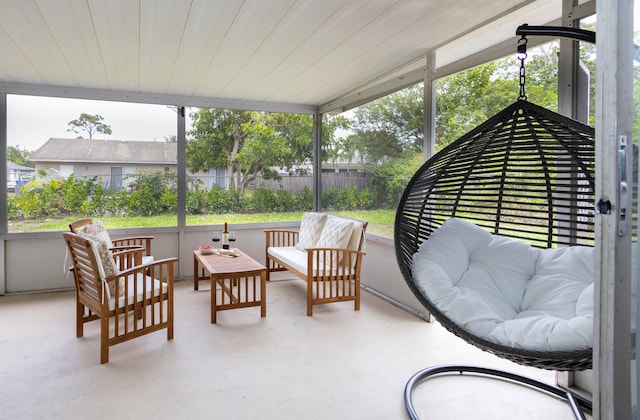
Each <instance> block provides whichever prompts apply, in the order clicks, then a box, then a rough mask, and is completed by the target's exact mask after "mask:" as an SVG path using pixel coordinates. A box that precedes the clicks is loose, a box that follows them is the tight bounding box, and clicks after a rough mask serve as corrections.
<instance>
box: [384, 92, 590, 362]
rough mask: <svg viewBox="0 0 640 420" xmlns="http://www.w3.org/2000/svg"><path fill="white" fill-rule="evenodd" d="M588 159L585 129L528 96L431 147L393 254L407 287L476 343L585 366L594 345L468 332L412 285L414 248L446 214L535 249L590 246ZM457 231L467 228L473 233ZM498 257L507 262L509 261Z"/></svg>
mask: <svg viewBox="0 0 640 420" xmlns="http://www.w3.org/2000/svg"><path fill="white" fill-rule="evenodd" d="M594 164H595V144H594V130H593V129H592V128H591V127H588V126H586V125H584V124H581V123H579V122H576V121H574V120H571V119H568V118H566V117H563V116H561V115H559V114H556V113H554V112H551V111H549V110H547V109H544V108H542V107H540V106H538V105H535V104H533V103H531V102H528V101H526V100H518V101H516V102H515V103H513V104H512V105H510V106H508V107H507V108H506V109H504V110H503V111H501V112H499V113H498V114H496V115H495V116H493V117H492V118H490V119H489V120H488V121H486V122H485V123H483V124H482V125H480V126H479V127H477V128H476V129H475V130H473V131H471V132H469V133H467V134H466V135H464V136H463V137H462V138H460V139H458V140H457V141H455V142H453V143H451V144H450V145H449V146H447V147H446V148H444V149H443V150H441V151H440V152H438V153H437V154H435V155H434V156H433V157H432V158H431V159H429V160H428V161H427V162H426V163H425V164H424V165H423V166H422V167H421V168H420V169H419V170H418V171H417V172H416V174H415V175H414V176H413V178H412V179H411V181H410V182H409V184H408V185H407V187H406V189H405V192H404V194H403V196H402V199H401V200H400V203H399V205H398V211H397V214H396V219H395V232H394V242H395V249H396V257H397V260H398V264H399V267H400V271H401V272H402V275H403V277H404V279H405V281H406V283H407V285H408V286H409V288H410V289H411V290H412V291H413V293H414V294H415V295H416V297H417V298H418V300H419V301H420V302H421V303H422V305H424V306H425V308H427V309H428V310H429V312H430V313H431V314H433V315H434V317H435V318H436V319H437V320H438V321H439V322H440V323H441V324H442V325H443V326H444V327H445V328H447V329H448V330H449V331H451V332H453V333H454V334H456V335H457V336H459V337H461V338H463V339H464V340H465V341H467V342H470V343H472V344H473V345H475V346H477V347H480V348H482V349H484V350H486V351H489V352H491V353H494V354H496V355H498V356H500V357H503V358H506V359H509V360H511V361H514V362H517V363H520V364H524V365H528V366H534V367H538V368H544V369H552V370H581V369H589V368H591V356H592V347H587V348H579V349H563V350H553V351H546V350H540V349H527V348H524V347H523V346H507V345H504V344H500V343H497V342H494V341H491V340H489V339H486V338H483V337H479V336H477V335H475V334H473V333H472V332H470V331H469V330H468V329H465V328H464V327H463V326H461V325H458V324H457V323H456V322H453V321H452V320H451V319H449V318H448V317H447V316H445V313H444V311H443V309H442V308H441V307H440V306H439V305H437V304H436V303H435V302H434V301H433V299H431V298H430V297H429V296H428V295H427V293H428V290H426V291H425V290H424V289H423V288H421V287H420V286H419V284H418V283H417V282H416V281H415V279H414V274H415V270H414V262H415V261H416V254H417V253H418V251H419V248H420V247H421V246H422V245H423V244H426V243H428V241H429V240H430V238H431V235H432V234H433V233H434V232H435V231H437V230H438V229H439V228H440V227H441V226H443V225H444V224H445V222H446V221H447V220H449V219H452V218H459V219H462V220H465V221H469V222H471V223H473V225H474V226H477V227H479V228H481V229H482V228H483V229H485V230H486V231H487V232H488V233H490V234H493V235H499V236H500V237H506V238H511V239H516V240H519V241H524V242H526V243H528V244H531V245H532V246H533V247H537V248H557V247H565V246H574V245H582V246H586V247H591V246H593V240H594V230H593V225H594V204H593V203H594V197H595V191H594ZM464 229H465V227H463V229H462V232H463V234H465V235H473V234H474V232H476V230H475V229H473V228H469V229H466V230H464ZM458 230H460V229H458ZM465 238H467V237H466V236H465ZM442 240H443V241H445V242H449V243H450V242H451V241H453V240H454V239H453V238H451V237H449V238H443V239H442ZM440 245H441V246H445V245H446V244H440ZM506 248H507V246H505V245H503V246H502V249H506ZM502 249H500V250H498V252H503V250H502ZM522 252H524V253H527V250H526V249H525V250H524V251H522V250H518V251H516V253H514V254H513V258H516V257H520V258H523V257H522V255H521V254H522ZM529 254H534V252H529ZM504 257H505V259H506V260H507V261H506V262H505V264H508V263H509V260H511V259H512V257H511V256H510V255H508V254H504ZM530 257H532V258H534V257H535V255H530ZM467 258H468V257H467ZM515 262H516V263H518V262H519V261H515ZM457 263H459V264H461V265H464V264H466V262H465V261H462V260H460V261H457ZM499 268H500V267H498V269H499ZM506 268H508V267H505V269H506ZM506 280H507V281H508V280H509V279H506ZM550 293H553V292H550ZM463 305H466V304H464V303H463Z"/></svg>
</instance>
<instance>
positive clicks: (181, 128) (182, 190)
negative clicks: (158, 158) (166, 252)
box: [176, 106, 189, 278]
mask: <svg viewBox="0 0 640 420" xmlns="http://www.w3.org/2000/svg"><path fill="white" fill-rule="evenodd" d="M176 111H177V117H176V119H177V127H176V139H177V141H178V156H177V158H178V167H177V170H178V174H177V179H178V203H177V205H178V215H177V216H178V220H177V222H178V231H179V234H178V250H177V252H178V255H182V251H183V250H184V249H185V244H184V242H185V241H184V229H185V227H186V225H187V136H186V115H185V113H186V109H185V107H184V106H179V107H177V109H176ZM178 267H179V270H180V273H179V274H180V278H185V277H188V276H189V274H188V273H187V270H188V267H189V264H179V265H178Z"/></svg>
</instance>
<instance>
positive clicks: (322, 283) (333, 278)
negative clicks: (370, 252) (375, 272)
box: [265, 212, 367, 316]
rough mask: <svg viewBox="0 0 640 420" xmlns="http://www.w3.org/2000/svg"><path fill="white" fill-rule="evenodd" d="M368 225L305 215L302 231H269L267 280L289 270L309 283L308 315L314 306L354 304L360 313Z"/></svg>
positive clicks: (316, 215) (341, 219)
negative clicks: (364, 250) (344, 302)
mask: <svg viewBox="0 0 640 420" xmlns="http://www.w3.org/2000/svg"><path fill="white" fill-rule="evenodd" d="M366 229H367V222H364V221H362V220H357V219H351V218H347V217H340V216H335V215H330V214H325V213H313V212H307V213H304V215H303V217H302V222H301V224H300V230H299V231H295V230H282V229H267V230H265V235H266V250H265V253H266V266H267V280H269V279H270V274H271V273H272V272H274V271H285V270H288V271H290V272H291V273H293V274H295V275H296V276H298V277H299V278H301V279H302V280H305V281H306V282H307V315H308V316H311V315H313V305H319V304H323V303H331V302H343V301H354V309H355V310H359V309H360V270H361V267H362V257H363V256H364V252H363V250H362V249H363V246H364V239H365V231H366Z"/></svg>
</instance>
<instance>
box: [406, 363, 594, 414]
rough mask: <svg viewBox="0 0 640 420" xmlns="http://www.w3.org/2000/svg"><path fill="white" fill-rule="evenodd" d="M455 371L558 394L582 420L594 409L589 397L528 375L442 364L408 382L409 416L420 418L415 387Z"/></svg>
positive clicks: (423, 371) (416, 375)
mask: <svg viewBox="0 0 640 420" xmlns="http://www.w3.org/2000/svg"><path fill="white" fill-rule="evenodd" d="M453 373H458V374H460V375H463V374H465V373H468V374H476V375H480V376H488V377H494V378H500V379H506V380H508V381H511V382H515V383H518V384H522V385H526V386H528V387H531V388H533V389H535V390H538V391H540V392H543V393H546V394H550V395H553V396H556V397H558V398H560V399H564V400H566V401H567V403H568V404H569V405H570V406H571V410H572V411H573V414H574V415H575V417H576V419H581V420H584V419H586V417H585V415H584V410H586V411H588V412H591V410H592V403H591V401H589V400H588V399H586V398H584V397H581V396H579V395H576V394H574V393H572V392H570V391H567V390H566V389H562V388H559V387H557V386H553V385H549V384H545V383H544V382H540V381H537V380H535V379H531V378H527V377H526V376H521V375H516V374H514V373H510V372H505V371H501V370H497V369H490V368H484V367H478V366H467V365H441V366H434V367H430V368H426V369H423V370H421V371H419V372H417V373H415V374H414V375H413V376H412V377H411V378H410V379H409V381H408V382H407V385H406V386H405V388H404V405H405V407H406V409H407V413H408V414H409V418H411V419H412V420H417V419H419V417H418V415H417V413H416V411H415V409H414V407H413V400H412V394H413V391H414V389H415V388H416V387H417V386H418V385H419V384H421V383H422V382H424V381H426V380H428V379H430V378H432V377H434V376H436V375H443V374H453ZM583 409H584V410H583Z"/></svg>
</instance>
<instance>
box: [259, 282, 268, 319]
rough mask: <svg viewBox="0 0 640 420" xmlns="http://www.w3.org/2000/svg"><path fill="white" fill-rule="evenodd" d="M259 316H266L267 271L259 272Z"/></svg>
mask: <svg viewBox="0 0 640 420" xmlns="http://www.w3.org/2000/svg"><path fill="white" fill-rule="evenodd" d="M260 316H261V317H265V316H267V273H266V271H262V272H261V273H260Z"/></svg>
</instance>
